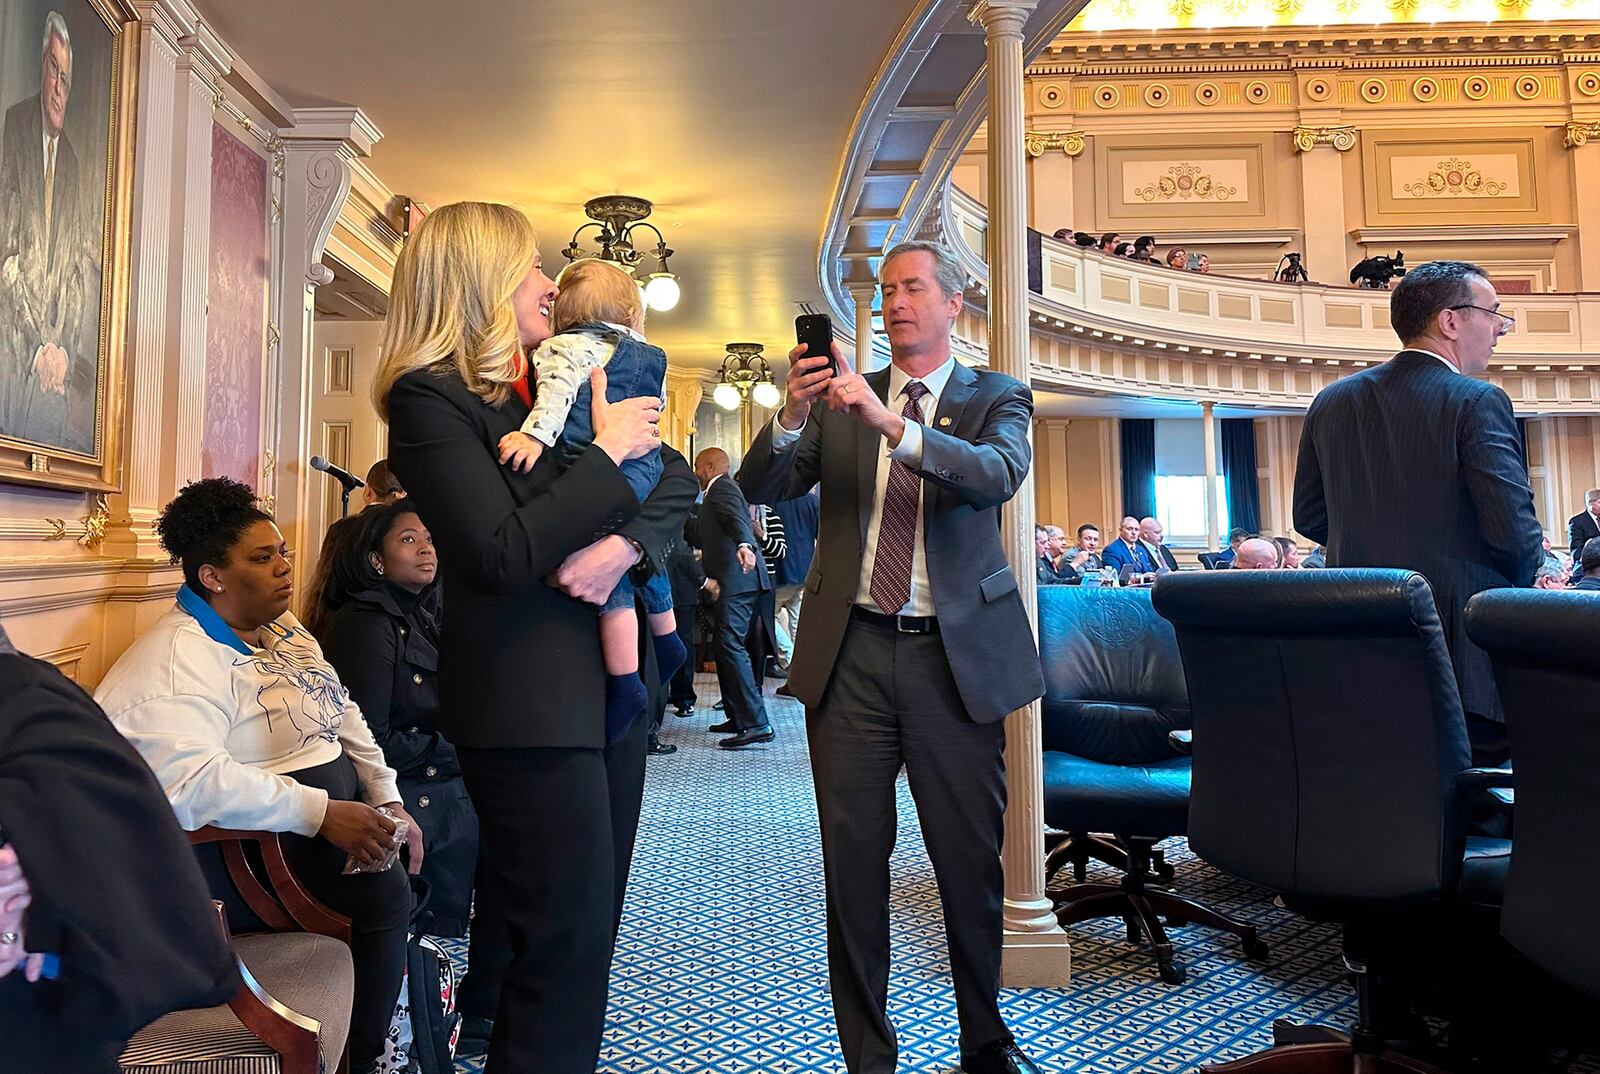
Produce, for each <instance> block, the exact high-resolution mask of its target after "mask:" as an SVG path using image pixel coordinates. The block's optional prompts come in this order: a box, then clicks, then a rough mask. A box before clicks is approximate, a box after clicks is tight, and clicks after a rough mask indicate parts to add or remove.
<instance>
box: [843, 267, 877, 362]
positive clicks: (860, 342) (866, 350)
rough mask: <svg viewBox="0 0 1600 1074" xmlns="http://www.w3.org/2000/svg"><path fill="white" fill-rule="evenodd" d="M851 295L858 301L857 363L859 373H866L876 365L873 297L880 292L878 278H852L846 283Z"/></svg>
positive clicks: (856, 324) (856, 326) (856, 325)
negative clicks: (873, 335) (874, 355)
mask: <svg viewBox="0 0 1600 1074" xmlns="http://www.w3.org/2000/svg"><path fill="white" fill-rule="evenodd" d="M845 288H846V290H848V291H849V292H850V297H851V298H853V299H855V303H856V323H855V336H856V357H855V365H856V371H857V372H858V373H866V372H868V371H870V370H871V369H872V368H873V367H874V362H873V359H872V299H873V297H874V296H875V295H876V294H877V293H878V281H877V280H851V281H848V282H847V283H846V284H845Z"/></svg>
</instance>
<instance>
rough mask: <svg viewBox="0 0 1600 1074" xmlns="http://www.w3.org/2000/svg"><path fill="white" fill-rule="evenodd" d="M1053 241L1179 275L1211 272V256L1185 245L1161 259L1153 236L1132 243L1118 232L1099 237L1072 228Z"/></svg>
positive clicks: (1170, 251)
mask: <svg viewBox="0 0 1600 1074" xmlns="http://www.w3.org/2000/svg"><path fill="white" fill-rule="evenodd" d="M1052 237H1053V238H1055V239H1057V240H1058V241H1060V242H1066V243H1071V244H1072V245H1074V246H1081V247H1083V248H1084V249H1094V250H1098V251H1100V252H1101V253H1103V254H1107V255H1109V256H1111V257H1121V258H1124V259H1126V260H1128V261H1138V262H1140V263H1142V264H1146V265H1165V266H1167V267H1168V268H1173V269H1177V270H1178V271H1180V272H1202V273H1208V272H1210V271H1211V257H1210V255H1208V254H1203V253H1191V252H1190V251H1188V250H1186V249H1184V248H1183V247H1182V246H1173V247H1171V248H1170V249H1168V250H1167V252H1166V254H1165V255H1164V256H1162V257H1157V256H1156V237H1155V236H1154V235H1140V236H1138V237H1137V238H1135V239H1134V240H1133V241H1132V242H1125V241H1124V240H1123V238H1122V236H1121V235H1119V234H1118V233H1117V232H1115V231H1108V232H1106V233H1105V234H1103V235H1101V236H1099V237H1098V238H1096V237H1095V236H1094V235H1092V234H1090V233H1089V232H1087V231H1073V230H1072V229H1071V228H1067V227H1064V228H1060V229H1058V230H1057V231H1056V232H1055V234H1054V236H1052Z"/></svg>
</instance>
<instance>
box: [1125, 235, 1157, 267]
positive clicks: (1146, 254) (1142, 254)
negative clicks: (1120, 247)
mask: <svg viewBox="0 0 1600 1074" xmlns="http://www.w3.org/2000/svg"><path fill="white" fill-rule="evenodd" d="M1155 255H1156V237H1155V236H1154V235H1140V236H1139V237H1138V238H1137V239H1134V240H1133V254H1132V255H1131V256H1132V257H1133V259H1134V260H1135V261H1141V262H1144V263H1145V264H1147V265H1159V264H1160V263H1161V262H1159V261H1157V260H1156V256H1155Z"/></svg>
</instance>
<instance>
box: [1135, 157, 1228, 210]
mask: <svg viewBox="0 0 1600 1074" xmlns="http://www.w3.org/2000/svg"><path fill="white" fill-rule="evenodd" d="M1237 193H1239V188H1238V187H1232V186H1228V185H1226V184H1224V183H1219V182H1217V181H1216V180H1215V179H1213V178H1212V177H1211V176H1210V174H1208V173H1206V172H1202V171H1201V170H1200V167H1199V165H1196V164H1174V165H1172V166H1171V167H1170V168H1168V169H1167V174H1166V175H1163V176H1161V177H1160V178H1158V179H1157V180H1156V181H1155V182H1153V183H1151V184H1150V185H1149V186H1142V187H1139V188H1137V189H1136V190H1134V194H1136V195H1137V196H1138V197H1140V198H1142V199H1144V200H1145V201H1171V200H1173V199H1174V198H1177V199H1179V200H1182V201H1228V200H1230V199H1232V197H1233V196H1234V195H1235V194H1237Z"/></svg>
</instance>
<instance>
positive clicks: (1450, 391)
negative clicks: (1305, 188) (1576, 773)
mask: <svg viewBox="0 0 1600 1074" xmlns="http://www.w3.org/2000/svg"><path fill="white" fill-rule="evenodd" d="M1499 309H1500V300H1499V298H1498V297H1497V296H1496V295H1495V292H1494V286H1493V285H1492V284H1491V283H1490V282H1489V280H1488V278H1487V277H1485V275H1484V273H1483V270H1482V269H1480V268H1478V267H1477V266H1476V265H1470V264H1467V263H1465V262H1461V261H1434V262H1430V263H1428V264H1425V265H1419V266H1418V267H1417V268H1414V269H1412V270H1411V272H1410V273H1409V274H1408V275H1407V276H1405V278H1403V279H1402V280H1401V281H1400V284H1399V286H1397V287H1396V288H1395V290H1394V293H1393V295H1391V296H1390V301H1389V323H1390V324H1392V325H1393V326H1394V330H1395V334H1396V335H1397V336H1399V337H1400V341H1401V343H1402V344H1403V345H1404V348H1405V349H1404V350H1402V351H1401V352H1400V353H1399V354H1397V355H1395V356H1394V357H1393V358H1391V359H1390V360H1389V361H1387V362H1385V363H1383V364H1382V365H1380V366H1376V367H1373V368H1371V369H1365V370H1362V371H1361V372H1360V373H1357V374H1355V375H1354V376H1350V377H1346V378H1344V379H1343V380H1340V381H1337V382H1335V383H1333V384H1330V385H1329V386H1328V387H1326V388H1324V389H1323V390H1322V392H1321V393H1320V394H1319V395H1318V396H1317V398H1316V399H1315V401H1313V402H1312V404H1311V409H1310V410H1309V411H1308V412H1307V414H1306V424H1305V429H1304V432H1303V433H1302V435H1301V437H1300V460H1299V465H1298V467H1297V469H1296V472H1295V482H1294V527H1295V529H1297V530H1299V531H1300V532H1301V533H1303V534H1305V535H1306V536H1307V537H1309V538H1311V539H1312V540H1313V541H1316V542H1318V543H1319V544H1326V545H1327V546H1328V566H1330V567H1403V568H1406V569H1408V570H1414V571H1417V572H1418V573H1420V574H1422V575H1423V576H1424V577H1426V578H1427V579H1428V582H1429V584H1430V585H1431V586H1432V587H1433V596H1434V602H1435V603H1436V604H1437V605H1438V608H1439V620H1440V623H1441V625H1442V626H1443V627H1444V633H1445V637H1446V638H1447V639H1448V641H1449V643H1450V653H1451V656H1452V658H1453V659H1454V662H1455V668H1456V680H1457V682H1458V683H1459V684H1460V687H1461V701H1462V704H1463V706H1464V708H1465V709H1466V711H1467V730H1468V733H1469V735H1470V736H1471V738H1472V742H1473V756H1474V761H1475V762H1476V763H1491V764H1492V763H1499V762H1501V761H1503V760H1505V758H1506V757H1507V756H1508V753H1509V750H1508V747H1507V745H1506V740H1505V715H1504V713H1503V711H1502V710H1501V707H1500V698H1499V695H1498V693H1497V692H1496V690H1495V683H1494V675H1493V673H1492V671H1491V669H1490V666H1489V658H1488V655H1487V654H1486V653H1484V651H1483V650H1482V649H1479V648H1478V647H1477V646H1476V645H1473V644H1472V642H1471V641H1469V640H1468V638H1467V631H1466V624H1465V616H1464V615H1463V612H1464V610H1465V608H1466V605H1467V601H1468V600H1469V599H1470V598H1471V597H1472V596H1473V595H1474V594H1476V593H1480V592H1482V591H1483V590H1485V589H1494V588H1500V587H1506V586H1527V585H1529V584H1531V583H1532V581H1533V574H1534V571H1535V570H1536V569H1537V568H1538V566H1539V563H1540V561H1541V560H1542V559H1543V558H1544V553H1543V551H1542V550H1541V548H1540V543H1541V540H1542V538H1543V532H1542V531H1541V530H1540V528H1539V521H1538V519H1537V518H1535V517H1534V512H1533V491H1532V490H1531V489H1530V488H1529V485H1528V469H1527V466H1526V465H1525V464H1524V463H1523V460H1522V448H1521V441H1520V440H1519V438H1518V436H1517V421H1516V418H1515V417H1513V416H1512V413H1511V400H1510V399H1509V398H1507V396H1506V393H1505V392H1503V391H1501V390H1500V389H1499V388H1497V387H1495V386H1494V385H1493V384H1489V383H1487V382H1485V381H1482V380H1476V379H1474V378H1475V377H1477V376H1479V375H1481V374H1482V373H1483V372H1484V371H1485V370H1486V369H1488V368H1489V357H1490V355H1491V354H1493V352H1494V347H1495V343H1496V342H1498V341H1499V339H1500V337H1501V336H1503V335H1504V334H1505V333H1506V332H1507V331H1508V330H1509V329H1510V327H1511V323H1512V321H1511V318H1510V317H1507V316H1506V315H1504V314H1502V313H1501V312H1499Z"/></svg>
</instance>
